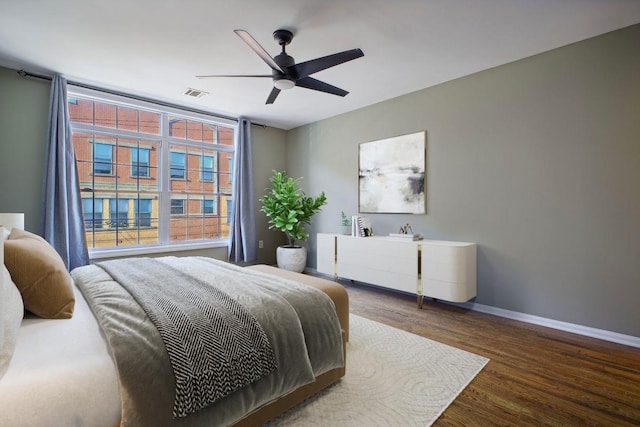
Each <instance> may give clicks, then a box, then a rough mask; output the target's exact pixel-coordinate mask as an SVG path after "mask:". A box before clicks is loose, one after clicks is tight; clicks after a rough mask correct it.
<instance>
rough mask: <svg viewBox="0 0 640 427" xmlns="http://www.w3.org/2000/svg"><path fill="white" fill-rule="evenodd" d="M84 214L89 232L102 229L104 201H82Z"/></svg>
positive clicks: (85, 224)
mask: <svg viewBox="0 0 640 427" xmlns="http://www.w3.org/2000/svg"><path fill="white" fill-rule="evenodd" d="M82 212H83V214H84V228H85V229H86V230H87V232H89V231H93V229H96V228H97V229H100V228H102V199H93V198H91V199H88V198H85V199H82Z"/></svg>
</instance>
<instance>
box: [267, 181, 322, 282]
mask: <svg viewBox="0 0 640 427" xmlns="http://www.w3.org/2000/svg"><path fill="white" fill-rule="evenodd" d="M300 180H301V178H296V179H293V178H291V177H289V176H287V173H286V172H284V171H283V172H278V171H275V170H274V171H273V176H272V177H271V178H270V179H269V181H270V182H271V185H272V187H271V188H270V189H267V190H266V194H265V195H264V196H263V197H262V198H261V199H260V202H261V203H262V209H260V210H261V211H262V212H264V213H265V214H266V215H267V217H268V218H269V229H270V230H272V229H276V230H280V231H282V232H283V233H284V234H285V235H286V236H287V239H288V241H289V242H288V244H287V245H285V246H279V247H278V249H277V252H276V259H277V261H278V267H279V268H283V269H285V270H291V271H296V272H298V273H299V272H301V271H303V270H304V267H305V266H306V264H307V248H306V247H304V246H302V245H297V244H296V242H297V241H299V242H304V241H305V240H307V237H309V233H307V230H305V229H304V225H307V224H310V223H311V217H313V215H315V214H316V213H317V212H319V211H320V208H321V207H322V206H323V205H325V204H326V203H327V197H326V196H325V194H324V191H323V192H321V193H320V195H319V196H318V197H315V198H314V197H308V196H307V195H306V194H305V193H304V192H303V191H302V190H300V188H299V183H300Z"/></svg>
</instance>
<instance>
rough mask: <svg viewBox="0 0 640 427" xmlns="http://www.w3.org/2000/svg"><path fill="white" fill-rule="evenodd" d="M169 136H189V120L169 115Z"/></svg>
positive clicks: (183, 137)
mask: <svg viewBox="0 0 640 427" xmlns="http://www.w3.org/2000/svg"><path fill="white" fill-rule="evenodd" d="M169 136H171V137H173V138H180V139H186V138H187V121H186V120H185V119H183V118H179V117H169Z"/></svg>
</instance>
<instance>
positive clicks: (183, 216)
mask: <svg viewBox="0 0 640 427" xmlns="http://www.w3.org/2000/svg"><path fill="white" fill-rule="evenodd" d="M68 92H69V102H68V106H69V113H70V117H71V126H72V131H73V133H72V141H73V147H74V151H75V154H76V162H77V167H78V175H79V179H80V188H81V189H82V197H83V201H82V207H83V212H84V219H85V221H84V222H85V231H86V234H87V242H88V244H89V246H90V249H91V251H92V252H93V251H100V250H102V249H109V250H114V249H119V248H121V247H122V248H136V247H146V246H163V245H171V244H173V243H180V244H190V243H192V242H194V243H195V242H203V241H212V242H217V241H220V242H225V243H226V239H227V237H228V236H229V221H228V212H227V209H226V206H227V200H230V199H231V197H232V194H231V193H232V189H231V186H230V185H229V182H230V181H229V179H228V178H226V177H225V176H228V174H229V166H228V165H229V163H228V161H229V160H228V159H229V158H231V157H232V156H233V154H234V145H233V141H234V135H235V128H236V125H235V123H232V122H229V121H225V120H222V119H216V118H214V117H211V116H207V115H204V114H198V113H190V112H185V111H181V110H178V109H175V108H169V107H164V106H159V105H155V104H151V103H148V102H143V101H140V100H134V99H128V98H125V97H120V96H115V95H105V94H103V93H100V92H96V91H91V90H89V89H86V88H78V87H74V86H72V85H70V86H69V88H68ZM221 177H222V179H221ZM141 178H144V179H141ZM140 253H144V250H141V251H140Z"/></svg>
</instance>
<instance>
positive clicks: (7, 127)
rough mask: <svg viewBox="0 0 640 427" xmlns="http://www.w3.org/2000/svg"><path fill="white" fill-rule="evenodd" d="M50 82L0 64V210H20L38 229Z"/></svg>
mask: <svg viewBox="0 0 640 427" xmlns="http://www.w3.org/2000/svg"><path fill="white" fill-rule="evenodd" d="M49 88H50V82H48V81H45V80H38V79H23V78H22V77H20V76H19V75H18V74H17V73H16V72H15V71H14V70H9V69H6V68H2V67H0V212H24V213H25V218H24V227H25V229H27V230H29V231H33V232H38V231H39V229H40V209H41V208H40V203H41V200H42V179H43V176H44V161H45V140H46V138H47V120H48V114H49V105H48V104H49Z"/></svg>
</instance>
